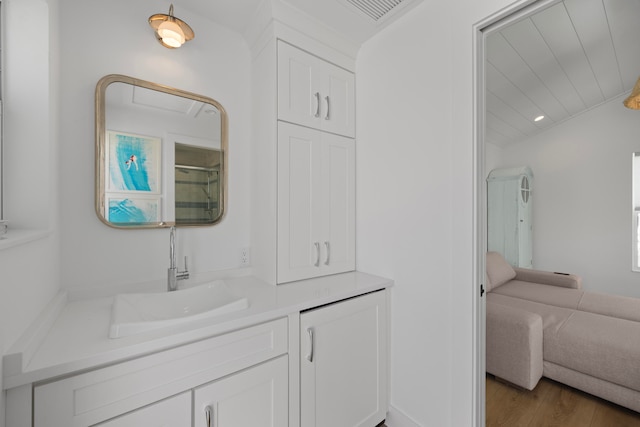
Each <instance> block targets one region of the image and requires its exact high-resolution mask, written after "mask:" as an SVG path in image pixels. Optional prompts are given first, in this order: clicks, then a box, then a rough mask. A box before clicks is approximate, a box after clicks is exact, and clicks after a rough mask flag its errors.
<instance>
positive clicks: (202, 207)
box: [96, 75, 227, 228]
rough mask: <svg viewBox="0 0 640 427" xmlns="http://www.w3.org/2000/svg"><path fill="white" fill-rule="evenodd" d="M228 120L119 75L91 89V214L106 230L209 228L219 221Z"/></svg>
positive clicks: (201, 101)
mask: <svg viewBox="0 0 640 427" xmlns="http://www.w3.org/2000/svg"><path fill="white" fill-rule="evenodd" d="M226 129H227V117H226V112H225V111H224V108H223V107H222V106H221V105H220V104H219V103H218V102H217V101H215V100H213V99H211V98H207V97H203V96H201V95H196V94H193V93H189V92H185V91H181V90H178V89H173V88H169V87H166V86H161V85H158V84H155V83H151V82H146V81H142V80H139V79H134V78H131V77H127V76H121V75H109V76H105V77H104V78H102V79H101V80H100V82H98V85H97V87H96V211H97V214H98V217H99V218H100V219H101V220H102V221H103V222H104V223H106V224H107V225H109V226H112V227H118V228H132V227H134V228H135V227H138V228H147V227H167V226H171V225H177V226H199V225H213V224H215V223H217V222H219V221H220V220H221V219H222V216H223V215H224V207H225V199H226V167H225V164H226V159H227V135H226Z"/></svg>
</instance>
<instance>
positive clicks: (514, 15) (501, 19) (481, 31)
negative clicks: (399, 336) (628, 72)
mask: <svg viewBox="0 0 640 427" xmlns="http://www.w3.org/2000/svg"><path fill="white" fill-rule="evenodd" d="M559 1H561V0H520V1H516V2H515V3H513V4H511V5H509V6H507V7H505V8H503V9H502V10H500V11H498V12H496V13H494V14H493V15H491V16H488V17H487V18H485V19H484V20H482V21H479V22H478V23H476V24H475V25H474V26H473V67H474V68H473V84H474V91H473V94H474V102H473V128H474V133H473V138H474V141H473V147H474V152H473V160H474V167H475V168H476V170H475V173H474V182H473V186H474V200H473V205H474V207H475V212H474V238H475V241H474V245H473V248H474V249H473V271H474V277H475V280H474V283H473V288H472V292H473V295H474V299H475V302H476V303H475V304H474V306H473V310H474V313H473V336H472V339H473V346H474V348H475V353H474V357H473V366H472V372H473V382H474V386H473V390H472V399H473V407H472V411H473V415H474V416H473V421H474V424H473V425H474V426H476V427H484V426H485V421H486V419H485V417H486V388H485V387H486V385H485V380H486V374H485V372H486V360H485V359H486V348H485V343H486V323H485V322H486V295H485V297H482V298H481V297H480V284H483V285H484V287H485V292H486V283H485V277H486V271H485V262H486V261H485V258H486V248H487V225H486V220H485V217H486V204H487V195H486V185H484V183H485V178H486V176H485V174H486V172H485V151H486V148H485V141H484V114H485V109H484V97H485V82H484V72H485V71H484V57H485V47H484V42H485V39H486V37H487V36H488V35H489V34H491V33H492V32H495V31H499V30H500V29H502V28H504V27H506V26H508V25H511V24H513V23H514V22H515V21H518V20H521V19H523V18H525V17H527V16H530V15H532V14H534V13H536V12H538V11H540V10H542V9H545V8H548V7H550V6H552V5H553V4H556V3H558V2H559ZM390 427H391V426H390ZM393 427H395V426H393Z"/></svg>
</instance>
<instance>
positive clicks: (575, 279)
mask: <svg viewBox="0 0 640 427" xmlns="http://www.w3.org/2000/svg"><path fill="white" fill-rule="evenodd" d="M513 270H514V271H515V272H516V277H515V279H516V280H522V281H524V282H533V283H543V284H545V285H553V286H559V287H563V288H573V289H581V288H582V278H581V277H580V276H576V275H575V274H567V273H555V272H551V271H543V270H534V269H531V268H518V267H516V268H514V269H513Z"/></svg>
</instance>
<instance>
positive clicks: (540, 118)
mask: <svg viewBox="0 0 640 427" xmlns="http://www.w3.org/2000/svg"><path fill="white" fill-rule="evenodd" d="M542 119H544V116H538V117H536V118H535V119H533V121H534V122H539V121H540V120H542Z"/></svg>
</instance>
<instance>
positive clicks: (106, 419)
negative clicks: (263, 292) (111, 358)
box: [33, 318, 288, 427]
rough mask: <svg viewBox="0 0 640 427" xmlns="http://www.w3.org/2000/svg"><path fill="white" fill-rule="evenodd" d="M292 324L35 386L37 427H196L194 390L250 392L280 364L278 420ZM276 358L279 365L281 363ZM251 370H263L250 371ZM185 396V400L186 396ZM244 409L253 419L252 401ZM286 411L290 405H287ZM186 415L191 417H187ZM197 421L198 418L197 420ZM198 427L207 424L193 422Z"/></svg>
mask: <svg viewBox="0 0 640 427" xmlns="http://www.w3.org/2000/svg"><path fill="white" fill-rule="evenodd" d="M287 322H288V321H287V319H286V318H281V319H277V320H272V321H269V322H266V323H262V324H259V325H255V326H251V327H248V328H244V329H240V330H237V331H233V332H229V333H226V334H222V335H218V336H215V337H211V338H208V339H205V340H202V341H197V342H195V343H191V344H188V345H184V346H180V347H176V348H173V349H170V350H165V351H161V352H158V353H154V354H151V355H148V356H143V357H140V358H137V359H133V360H130V361H126V362H122V363H119V364H115V365H111V366H107V367H104V368H100V369H96V370H93V371H88V372H85V373H81V374H78V375H74V376H71V377H68V378H64V379H61V380H58V381H53V382H47V383H44V384H39V385H36V386H35V387H34V390H33V399H34V408H33V417H34V420H33V426H34V427H50V426H53V427H88V426H93V425H101V424H99V423H101V422H103V423H105V424H104V426H105V427H129V426H134V425H135V426H140V425H145V426H147V425H148V426H152V427H161V426H162V427H179V426H191V422H192V418H191V408H192V406H191V405H192V401H191V390H193V389H198V387H200V386H202V385H203V384H216V383H211V381H220V383H221V384H227V385H228V386H229V387H230V388H231V387H236V389H238V386H239V385H240V387H239V388H240V389H242V385H244V386H245V388H247V387H248V386H247V384H258V383H260V384H261V383H262V382H263V379H264V375H263V372H264V368H263V367H264V366H267V367H270V366H272V365H270V362H267V363H264V364H263V365H260V364H261V363H263V362H266V361H269V360H278V363H277V368H278V369H277V374H278V375H281V376H280V377H279V378H278V379H277V380H275V379H274V380H273V381H274V384H277V388H274V390H278V400H277V401H278V414H279V413H280V412H281V410H282V409H281V405H282V399H281V394H282V390H281V389H282V383H284V384H285V387H286V386H287V384H288V371H287V369H286V368H285V369H284V370H282V368H281V366H282V364H284V365H285V367H286V366H287V358H286V353H287V351H288V348H287V346H288V326H287ZM279 356H282V357H280V358H278V357H279ZM254 366H257V367H258V368H256V369H255V370H253V368H252V367H254ZM275 373H276V370H270V371H268V375H275ZM236 375H238V376H237V377H236ZM212 387H213V385H212ZM198 390H199V389H198ZM185 392H186V394H181V393H185ZM247 393H250V391H247ZM285 394H286V391H285ZM185 395H186V396H187V397H188V399H187V400H186V401H185V400H184V397H182V396H185ZM172 396H180V397H172ZM227 400H228V399H227ZM245 403H247V406H246V407H245V409H246V411H247V412H251V411H253V408H254V406H253V405H249V403H250V400H245ZM284 404H285V405H287V404H288V401H287V400H286V398H285V399H284ZM261 405H262V404H260V403H256V406H255V407H256V411H258V409H259V410H262V406H261ZM186 410H188V411H187V412H188V415H185V414H186V413H187V412H185V411H186ZM169 413H171V414H170V415H168V414H169ZM225 413H226V412H225ZM285 413H286V407H285ZM197 416H198V414H195V416H194V420H195V419H197V418H198V417H197ZM141 417H142V418H145V419H147V418H146V417H148V422H144V423H138V422H137V421H138V420H139V419H140V418H141ZM169 420H181V421H182V420H184V421H185V422H184V423H183V422H177V421H175V422H169ZM195 425H196V426H199V425H204V424H201V423H199V422H196V424H195ZM212 425H216V426H218V424H212ZM220 425H221V426H222V425H234V426H236V425H237V426H242V425H247V424H238V423H232V424H220ZM256 425H258V424H256ZM259 425H264V426H270V425H271V424H259ZM278 425H279V426H280V425H283V426H286V424H278ZM101 426H102V425H101Z"/></svg>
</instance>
